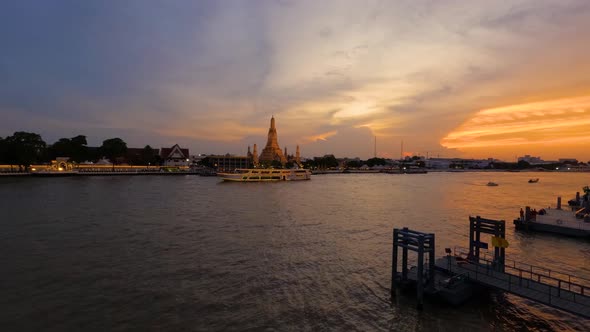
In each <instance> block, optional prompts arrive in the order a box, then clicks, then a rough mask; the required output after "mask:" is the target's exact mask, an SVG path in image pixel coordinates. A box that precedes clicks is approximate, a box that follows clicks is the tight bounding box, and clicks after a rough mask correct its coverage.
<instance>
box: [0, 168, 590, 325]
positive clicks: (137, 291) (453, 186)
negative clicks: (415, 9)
mask: <svg viewBox="0 0 590 332" xmlns="http://www.w3.org/2000/svg"><path fill="white" fill-rule="evenodd" d="M537 177H538V178H540V181H539V183H535V184H529V183H527V181H528V179H529V178H537ZM488 181H494V182H497V183H499V186H497V187H488V186H486V185H485V184H486V183H487V182H488ZM588 184H590V173H578V174H575V173H569V174H566V173H484V172H481V173H429V174H420V175H386V174H340V175H316V176H314V177H313V178H312V180H311V181H302V182H280V183H221V182H220V180H219V179H218V178H211V177H197V176H185V177H184V176H180V177H158V176H144V177H72V178H0V204H1V211H2V217H1V219H0V243H1V244H2V246H1V248H2V250H1V252H0V255H1V258H2V259H1V261H2V277H1V283H0V287H1V294H2V296H0V306H1V308H0V329H1V330H3V331H23V330H28V331H44V330H54V331H64V330H75V331H88V330H97V331H106V330H130V329H132V330H139V331H148V330H156V331H164V330H168V331H180V330H196V331H231V330H254V331H259V330H265V331H273V330H275V331H285V330H290V331H323V330H336V331H355V330H356V331H373V330H375V331H387V330H392V331H504V330H506V331H510V330H531V331H534V330H538V331H546V330H555V331H563V330H587V329H588V326H589V324H590V323H589V320H583V319H579V318H577V317H574V316H572V315H569V314H564V313H562V312H559V311H556V310H553V309H550V308H547V307H543V306H541V305H538V304H535V303H532V302H530V301H527V300H523V299H520V298H518V297H515V296H511V295H505V294H497V293H491V294H486V295H483V296H481V297H480V298H478V299H474V300H472V301H471V302H469V303H468V304H467V305H463V306H461V307H458V308H450V307H449V306H447V305H445V304H443V303H438V302H433V301H428V300H427V302H426V303H425V308H424V310H423V311H422V312H418V311H417V310H416V309H415V297H414V295H413V294H410V295H407V296H402V297H399V298H398V299H397V301H396V303H395V304H394V305H391V304H390V300H389V285H390V271H391V248H392V244H391V237H392V235H391V232H392V229H393V228H394V227H403V226H408V227H411V228H413V229H416V230H421V231H425V232H434V233H436V243H437V245H438V247H437V252H438V254H437V255H443V253H444V248H445V247H452V246H455V245H460V246H467V240H468V216H469V215H474V216H475V215H480V216H482V217H486V218H492V219H505V220H506V221H507V239H508V241H509V242H510V247H509V248H508V249H507V257H508V258H511V259H516V260H521V261H526V262H529V263H531V264H537V265H541V266H545V267H548V268H552V269H557V270H564V271H569V272H572V273H575V274H577V275H581V276H585V277H588V278H590V242H589V241H587V240H577V239H572V238H565V237H557V236H552V235H539V234H522V233H518V232H517V233H515V232H514V227H513V225H512V220H513V219H514V218H515V217H517V216H518V213H519V209H520V207H522V206H525V205H531V206H532V207H536V208H537V209H539V208H541V207H545V208H546V207H547V206H549V205H551V206H552V207H554V206H555V202H556V196H558V195H560V196H562V198H563V201H564V203H565V204H567V201H568V200H569V199H570V198H572V197H573V196H574V194H575V192H576V191H581V189H582V187H583V186H585V185H588Z"/></svg>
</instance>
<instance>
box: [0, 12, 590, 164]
mask: <svg viewBox="0 0 590 332" xmlns="http://www.w3.org/2000/svg"><path fill="white" fill-rule="evenodd" d="M589 31H590V1H585V0H579V1H568V0H552V1H548V0H531V1H528V0H527V1H524V0H523V1H517V0H515V1H473V0H465V1H435V0H432V1H416V0H407V1H393V0H392V1H361V0H350V1H343V0H342V1H336V0H332V1H330V0H327V1H312V0H310V1H303V0H302V1H291V0H275V1H256V0H251V1H246V0H242V1H223V0H215V1H201V0H199V1H193V0H187V1H175V0H167V1H164V0H161V1H150V0H136V1H132V0H126V1H119V0H101V1H98V0H97V1H78V0H70V1H65V0H53V1H41V0H38V1H3V2H2V3H0V50H1V51H0V119H1V120H0V136H2V137H4V136H7V135H11V134H12V133H13V132H15V131H20V130H24V131H33V132H37V133H39V134H41V135H42V136H43V138H44V139H45V140H46V142H48V143H53V142H55V141H56V140H57V139H59V138H60V137H73V136H75V135H78V134H85V135H87V136H88V140H89V144H90V145H100V144H101V142H102V141H103V140H104V139H107V138H111V137H121V138H122V139H124V140H125V141H126V142H127V143H128V146H130V147H143V146H144V145H146V144H150V145H151V146H152V147H158V148H159V147H164V146H165V147H169V146H171V145H172V144H174V143H179V144H181V146H183V147H188V148H190V150H191V153H192V154H196V153H208V154H209V153H217V154H222V153H233V154H242V155H243V154H245V153H246V150H247V146H248V145H252V144H254V143H256V144H258V146H259V150H261V149H262V146H263V145H264V144H265V143H266V134H267V131H268V127H269V120H270V117H271V116H272V115H274V116H275V119H276V123H277V130H278V135H279V144H280V145H281V147H284V146H287V148H288V149H289V151H290V152H294V151H295V145H297V144H299V145H300V146H301V151H302V155H303V156H304V157H312V156H319V155H324V154H328V153H331V154H335V155H336V156H337V157H345V156H347V157H357V156H358V157H361V158H369V157H372V156H373V147H374V137H375V136H377V153H378V155H379V156H380V157H399V155H400V143H401V141H402V140H403V141H404V150H405V151H406V153H415V154H423V155H426V154H427V153H428V154H429V155H430V156H440V157H455V156H461V157H475V158H480V157H482V158H487V157H495V158H500V159H504V160H507V161H514V160H515V158H516V156H522V155H524V154H531V155H535V156H541V157H542V158H544V159H557V158H578V159H579V160H581V161H589V160H590V148H588V146H589V145H590V37H589V34H588V32H589Z"/></svg>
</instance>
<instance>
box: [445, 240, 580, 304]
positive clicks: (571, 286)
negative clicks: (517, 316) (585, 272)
mask: <svg viewBox="0 0 590 332" xmlns="http://www.w3.org/2000/svg"><path fill="white" fill-rule="evenodd" d="M455 249H457V248H455ZM459 249H464V248H459ZM462 253H463V254H466V252H464V251H463V252H462ZM454 254H455V256H458V255H457V250H455V251H454ZM488 256H489V255H486V253H485V252H484V257H483V258H482V257H481V256H480V257H479V260H480V261H483V262H485V263H486V264H485V266H486V269H487V270H488V271H490V270H491V271H493V269H490V266H491V265H492V264H494V263H495V262H494V261H493V260H490V259H486V257H488ZM470 263H474V264H473V265H474V266H475V267H476V275H477V272H478V267H479V266H481V264H480V263H479V262H478V263H475V262H470ZM526 265H529V264H526ZM529 266H530V267H531V269H528V270H525V269H520V268H518V267H516V266H515V264H514V266H510V265H505V268H508V269H511V270H515V271H518V272H519V274H518V276H517V275H513V274H510V273H505V275H507V276H508V278H509V280H510V279H511V277H512V276H515V277H516V278H518V280H519V285H521V286H522V280H530V281H533V282H537V283H539V284H542V285H545V286H548V287H556V288H557V291H558V292H557V296H558V297H559V298H562V299H563V297H561V296H560V295H561V290H562V289H563V290H567V291H569V292H571V293H573V294H574V302H576V301H575V294H579V295H582V296H588V295H589V294H590V291H589V290H590V287H589V286H587V285H582V284H578V283H575V282H571V277H574V278H578V279H582V280H587V279H584V278H581V277H576V276H572V275H569V274H566V273H561V272H557V273H558V274H562V275H566V276H568V280H564V279H560V278H556V277H554V276H551V275H550V274H549V275H546V274H540V273H536V272H534V271H533V269H532V268H533V267H534V266H532V265H529ZM541 269H543V270H546V271H549V273H551V270H549V269H546V268H541ZM523 272H524V273H525V276H524V277H523V275H522V273H523ZM526 274H529V275H530V278H527V277H526ZM554 274H555V272H554ZM486 275H488V276H491V277H492V278H494V279H497V280H501V281H505V280H504V279H500V278H497V277H495V276H494V275H493V273H492V275H490V274H489V273H487V274H486ZM533 275H534V276H536V278H533ZM542 280H543V281H544V282H541V281H542ZM547 280H549V281H551V282H552V283H547V282H546V281H547ZM564 283H565V284H566V286H565V287H563V285H562V284H564ZM510 285H511V282H510V281H509V284H508V286H509V288H510ZM529 286H530V283H528V282H527V285H526V288H527V289H531V290H533V291H539V290H538V289H532V288H530V287H529ZM576 289H578V291H576ZM548 294H549V296H550V297H549V299H550V300H551V296H552V294H551V288H549V292H548ZM566 300H568V299H566Z"/></svg>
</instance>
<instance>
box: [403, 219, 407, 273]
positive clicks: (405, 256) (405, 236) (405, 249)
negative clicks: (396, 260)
mask: <svg viewBox="0 0 590 332" xmlns="http://www.w3.org/2000/svg"><path fill="white" fill-rule="evenodd" d="M407 232H408V228H407V227H404V233H403V234H402V237H403V242H404V243H405V242H407ZM402 280H403V281H406V280H408V247H406V246H403V247H402Z"/></svg>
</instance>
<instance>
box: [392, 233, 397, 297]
mask: <svg viewBox="0 0 590 332" xmlns="http://www.w3.org/2000/svg"><path fill="white" fill-rule="evenodd" d="M397 234H398V229H396V228H394V229H393V249H392V251H391V261H392V262H391V298H392V299H393V297H394V296H395V278H397V244H398V243H397Z"/></svg>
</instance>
